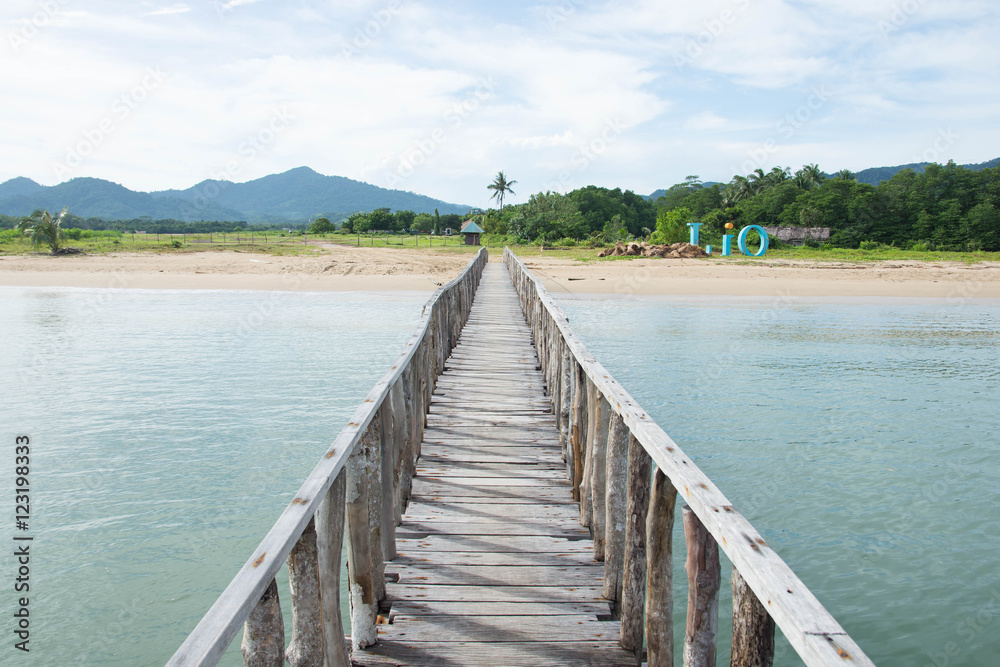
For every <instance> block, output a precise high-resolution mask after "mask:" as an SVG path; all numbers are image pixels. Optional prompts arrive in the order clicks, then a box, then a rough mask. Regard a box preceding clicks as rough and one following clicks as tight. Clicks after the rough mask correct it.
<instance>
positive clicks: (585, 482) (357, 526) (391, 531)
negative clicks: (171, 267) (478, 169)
mask: <svg viewBox="0 0 1000 667" xmlns="http://www.w3.org/2000/svg"><path fill="white" fill-rule="evenodd" d="M654 464H655V468H654V467H653V466H654ZM678 498H680V499H683V501H684V505H683V507H681V508H680V511H677V512H675V509H676V507H675V502H676V500H677V499H678ZM575 499H578V502H577V501H576V500H575ZM404 510H405V511H404ZM677 514H679V515H680V516H681V518H682V520H683V528H684V531H683V532H684V540H683V542H684V544H683V548H684V549H685V550H686V560H685V567H684V569H685V571H686V574H687V577H686V579H687V582H686V594H687V614H686V618H685V619H684V620H683V623H684V625H683V628H684V632H683V634H684V641H683V644H681V643H680V642H678V645H677V646H675V645H674V609H673V608H674V598H675V594H677V592H675V587H674V582H673V565H672V564H673V550H674V547H673V542H674V540H673V535H674V530H673V527H674V519H675V515H677ZM721 552H724V553H725V554H726V555H727V556H728V559H729V561H730V562H731V564H732V576H731V584H732V605H731V609H732V618H733V623H732V639H731V642H730V644H729V646H730V647H731V650H730V664H731V665H734V666H740V667H744V666H746V667H749V666H750V665H754V666H757V667H769V666H770V665H771V664H772V661H773V659H774V652H775V649H774V646H775V644H774V640H775V632H776V629H780V630H781V632H782V634H783V636H784V638H785V639H786V640H787V641H788V643H789V644H790V645H791V647H792V649H794V651H795V652H796V653H797V654H798V656H799V657H800V658H801V659H802V661H803V662H804V663H805V664H807V665H809V666H810V667H834V666H836V667H849V666H857V667H865V666H871V665H872V662H871V660H870V659H869V658H868V657H867V656H866V655H865V654H864V652H863V651H862V650H861V648H860V647H859V646H858V645H857V644H856V643H855V642H854V640H853V639H851V637H850V636H849V635H848V634H847V633H846V632H845V631H844V629H843V628H842V627H841V626H840V624H839V623H838V622H837V621H836V619H834V618H833V616H832V615H831V614H830V613H829V612H828V611H827V610H826V609H825V608H824V607H823V605H822V603H820V601H819V600H818V599H816V597H815V596H814V595H813V594H812V592H811V591H810V590H809V589H808V588H807V587H806V586H805V584H804V583H803V582H802V581H801V580H800V579H799V578H798V577H797V576H796V575H795V573H794V572H792V570H791V568H789V567H788V564H787V563H785V562H784V561H783V560H782V559H781V557H780V556H779V555H778V554H777V553H776V552H775V551H774V550H773V549H772V548H771V547H770V545H768V543H767V542H766V541H765V540H764V538H763V537H762V536H761V534H760V533H759V532H758V531H757V529H756V528H755V527H754V526H753V525H751V524H750V522H749V521H747V519H746V517H744V516H743V515H742V514H741V513H740V512H739V511H738V510H737V508H736V507H735V506H734V505H733V504H732V502H730V500H729V499H728V498H726V496H725V495H724V494H723V493H722V490H721V489H719V488H718V487H717V486H716V485H715V484H714V483H713V482H712V480H711V479H709V478H708V476H706V475H705V473H704V472H703V471H701V470H700V469H699V468H698V466H697V465H696V464H695V462H694V461H693V460H691V459H690V458H689V457H688V456H687V455H686V454H685V453H684V452H683V451H682V449H681V448H680V447H679V446H678V445H677V443H675V442H674V441H673V440H672V439H671V438H670V436H669V435H667V433H666V432H664V431H663V429H662V428H660V426H659V425H658V424H656V422H655V421H654V420H653V419H652V418H651V417H650V415H649V414H647V413H646V412H645V411H644V410H643V409H642V408H641V407H640V406H639V404H638V403H637V402H636V401H635V399H633V398H632V396H630V395H629V394H628V392H627V391H626V390H625V389H624V387H622V386H621V385H620V384H618V382H617V381H616V380H615V379H614V378H613V377H612V376H611V373H609V372H608V371H607V369H605V368H604V367H603V366H602V365H601V364H600V363H599V362H598V361H597V359H595V358H594V356H593V355H592V354H591V353H590V352H589V351H588V350H587V349H586V347H585V346H584V345H583V343H582V341H581V340H580V339H579V338H578V337H577V335H576V333H575V332H573V330H572V329H571V328H570V326H569V320H568V319H567V318H566V315H565V313H563V312H562V309H561V308H560V307H559V305H558V303H556V302H555V301H554V300H553V299H552V297H551V296H550V295H549V294H548V292H547V291H546V290H545V288H544V286H543V285H542V284H541V282H539V281H538V280H537V279H536V278H535V277H534V276H533V275H532V274H531V272H530V271H529V270H528V269H527V267H525V266H524V264H523V263H522V262H521V261H520V260H519V259H518V258H517V257H516V256H515V255H514V254H513V253H512V252H511V251H510V250H509V249H506V250H505V251H504V263H503V264H498V263H494V264H488V263H487V254H486V251H485V250H482V251H480V252H479V253H478V254H477V255H476V256H475V257H474V258H473V259H472V260H471V261H470V262H469V264H468V265H467V266H466V268H465V270H464V271H462V272H461V273H460V274H459V275H458V276H457V277H456V278H455V279H454V280H452V281H450V282H449V283H447V284H446V285H443V286H441V287H440V288H439V289H438V290H436V291H435V293H434V294H433V295H432V297H431V298H430V300H429V301H428V302H427V304H426V305H425V306H424V309H423V312H422V314H421V317H420V322H419V324H418V326H417V330H416V332H415V333H414V335H413V336H412V337H411V338H410V339H409V341H408V342H407V343H406V344H405V346H404V349H403V351H402V352H401V353H400V355H399V356H398V357H397V359H396V361H395V362H394V363H393V364H392V366H391V367H390V368H389V369H388V370H387V371H386V372H385V374H384V375H383V376H382V377H381V379H380V380H379V381H378V382H376V384H375V386H374V387H372V389H371V390H370V391H369V392H368V394H367V395H366V397H365V399H364V401H363V402H362V403H361V404H360V405H359V406H358V408H357V410H356V411H355V412H354V414H353V416H352V417H351V420H350V421H349V422H348V423H347V426H345V427H344V429H343V430H342V431H341V432H340V434H339V435H338V436H337V438H336V440H334V442H333V443H332V444H331V445H330V447H329V449H328V450H327V452H326V453H325V454H324V455H323V457H322V458H321V459H320V461H319V462H318V463H317V464H316V467H315V468H314V469H313V471H312V472H311V473H310V474H309V476H308V477H307V478H306V479H305V481H304V482H303V484H302V486H301V487H300V488H299V490H298V491H297V492H296V494H295V495H294V496H293V497H291V498H289V503H288V505H287V506H286V507H285V509H284V511H282V513H281V516H279V517H278V519H277V521H276V522H275V523H274V525H273V526H272V527H271V529H270V530H269V531H268V532H267V534H266V535H265V536H264V538H263V540H262V541H261V542H260V544H259V545H258V546H257V548H256V549H255V550H254V551H253V552H252V553H251V555H250V557H249V558H248V559H247V561H246V562H245V563H244V565H243V566H242V567H241V568H240V570H239V572H237V573H236V576H235V577H234V578H233V579H232V581H231V582H230V583H229V585H228V586H227V587H226V588H225V590H224V591H222V593H221V594H220V595H219V597H218V599H216V601H215V602H214V603H213V604H212V606H211V608H210V609H209V610H208V611H207V613H206V614H205V615H204V617H202V619H201V620H200V621H199V622H198V624H197V626H196V627H195V628H194V630H193V631H192V632H191V634H190V635H188V637H187V638H186V639H185V640H184V642H183V643H182V644H181V646H180V647H179V648H178V649H177V651H176V652H175V653H174V655H173V657H171V659H170V660H169V662H168V663H167V665H168V667H211V666H212V665H216V664H217V663H218V662H219V660H221V659H222V658H223V656H225V655H226V654H227V651H230V650H233V649H234V648H235V644H234V639H236V637H237V636H238V634H239V632H240V630H241V629H242V631H243V638H242V641H241V642H240V644H239V649H240V652H241V653H242V654H243V660H244V665H248V666H250V667H282V666H283V665H285V664H286V662H287V664H290V665H291V666H292V667H350V666H351V665H361V666H371V667H374V666H386V665H400V666H401V665H422V666H432V665H435V666H437V665H439V666H443V667H466V666H474V665H498V666H512V665H552V666H555V665H567V666H573V667H578V666H586V665H602V666H608V665H611V666H617V665H622V666H624V665H629V666H635V665H637V664H639V662H640V660H643V659H644V660H645V661H646V662H647V664H648V665H649V667H668V666H670V665H675V664H680V659H681V658H682V660H683V665H684V666H685V667H710V666H712V665H715V664H716V661H717V657H722V656H717V640H718V625H719V623H718V616H719V597H720V596H719V589H720V585H721V583H722V577H721V575H722V572H721V560H720V553H721ZM345 556H346V558H347V562H348V568H347V569H348V581H347V587H346V588H347V591H348V598H349V600H348V602H349V608H350V615H349V621H350V624H349V627H350V632H349V633H345V629H346V628H345V623H344V619H343V618H342V614H341V597H342V595H341V594H342V588H341V585H340V575H341V572H342V569H343V568H342V566H341V563H342V559H343V557H345ZM285 563H287V565H288V579H289V593H290V598H291V600H290V607H291V629H292V633H291V637H290V639H289V640H288V641H287V642H286V638H285V623H284V620H283V616H282V609H281V603H280V601H279V594H278V586H277V582H276V580H275V577H276V576H277V575H278V573H279V571H280V570H281V569H282V567H283V565H284V564H285ZM683 591H684V588H681V590H680V591H678V592H679V593H680V594H684V593H683ZM619 619H620V620H619ZM678 630H679V628H678ZM345 635H346V636H348V637H349V639H350V644H349V645H346V644H345V642H344V639H345Z"/></svg>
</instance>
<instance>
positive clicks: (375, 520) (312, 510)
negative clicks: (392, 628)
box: [167, 248, 487, 667]
mask: <svg viewBox="0 0 1000 667" xmlns="http://www.w3.org/2000/svg"><path fill="white" fill-rule="evenodd" d="M486 260H487V253H486V249H485V248H483V249H482V250H480V251H479V254H477V255H476V257H475V259H473V260H472V261H471V262H469V265H468V266H466V267H465V269H464V270H463V271H462V273H461V274H460V275H459V276H458V277H457V278H456V279H455V280H453V281H451V282H450V283H448V284H446V285H444V286H443V287H441V288H439V289H438V290H437V291H436V292H434V295H433V296H432V297H431V299H430V301H428V302H427V305H425V306H424V310H423V314H422V316H421V320H420V324H419V326H418V327H417V331H416V333H415V334H414V335H413V337H412V338H410V340H409V341H408V342H407V343H406V347H405V350H404V351H403V353H402V354H400V356H399V357H398V358H397V359H396V361H395V363H394V364H393V365H392V368H390V369H389V370H388V371H386V373H385V375H383V376H382V378H381V379H380V380H379V381H378V383H377V384H376V385H375V386H374V387H373V388H372V390H371V391H369V392H368V395H367V396H366V397H365V400H364V403H362V404H361V406H360V407H359V408H358V409H357V410H356V411H355V413H354V415H353V416H352V418H351V421H350V423H348V425H347V427H346V428H345V429H344V430H343V431H341V433H340V435H339V436H337V439H336V440H335V441H334V443H333V445H332V446H331V447H330V449H329V451H327V453H326V454H325V455H324V456H323V458H322V459H321V460H320V462H319V464H317V465H316V467H315V468H314V469H313V471H312V473H310V475H309V477H308V478H306V480H305V483H303V484H302V486H301V487H300V488H299V490H298V492H297V493H296V494H295V498H294V499H293V500H292V501H291V503H290V504H289V505H288V507H287V508H285V510H284V512H282V514H281V516H280V517H279V518H278V520H277V522H276V523H275V524H274V526H273V527H272V528H271V530H270V532H268V533H267V535H266V536H265V537H264V540H263V541H262V542H261V543H260V546H258V547H257V549H256V550H255V551H254V552H253V555H252V556H251V557H250V559H249V560H248V561H247V562H246V564H245V565H244V566H243V567H242V568H241V569H240V571H239V573H237V575H236V577H235V578H234V579H233V580H232V582H231V583H230V584H229V586H228V587H227V588H226V590H225V591H223V593H222V595H220V596H219V598H218V600H216V602H215V604H213V605H212V607H211V609H209V610H208V613H206V614H205V616H204V618H202V620H201V622H199V623H198V625H197V627H196V628H195V629H194V631H193V632H192V633H191V634H190V635H189V636H188V638H187V639H186V640H185V641H184V643H183V644H182V645H181V647H180V648H179V649H177V652H176V653H174V655H173V657H172V658H171V659H170V661H169V662H168V663H167V664H168V665H214V664H216V663H217V662H218V661H219V659H220V658H221V657H222V655H223V653H225V651H226V650H227V648H228V647H229V645H230V643H231V642H232V641H233V639H234V638H235V636H236V634H237V632H239V629H240V626H241V625H242V626H244V633H243V643H242V645H241V649H242V652H243V657H244V662H245V664H247V665H255V666H256V665H260V666H265V665H266V666H271V665H273V666H275V667H280V665H283V664H284V662H285V660H286V657H287V660H288V662H289V663H290V664H291V665H293V666H296V665H317V664H325V665H327V666H328V667H348V666H349V665H350V664H351V663H350V657H349V656H348V652H347V647H346V645H345V641H344V629H343V624H342V619H341V614H340V571H341V548H342V545H343V544H344V542H345V540H344V534H345V532H346V534H347V540H346V544H347V549H348V556H347V563H348V583H349V595H350V599H351V619H350V621H351V643H352V646H353V647H355V648H361V647H365V646H369V645H371V644H374V643H375V639H376V618H377V614H378V603H379V601H381V600H382V599H383V598H384V597H385V576H384V573H385V561H386V560H391V559H392V558H394V557H395V528H396V526H397V525H398V524H399V521H400V516H401V514H402V511H403V509H404V507H405V504H406V501H407V499H408V497H409V490H410V481H411V479H412V478H413V472H414V466H415V460H416V457H417V456H418V455H419V453H420V452H419V448H420V442H421V441H422V439H423V428H424V416H425V415H426V412H427V406H428V405H429V403H430V397H431V392H432V391H433V389H434V385H435V382H436V381H437V377H438V375H439V374H440V373H441V370H442V369H443V368H444V362H445V360H446V359H447V358H448V355H449V354H450V353H451V350H452V348H453V347H454V346H455V344H456V342H457V341H458V336H459V334H460V333H461V331H462V327H463V325H464V324H465V322H466V320H467V319H468V316H469V310H470V308H471V307H472V301H473V297H474V296H475V292H476V288H477V287H478V285H479V279H480V277H481V276H482V273H483V267H484V266H485V265H486ZM286 559H287V561H288V576H289V584H290V590H291V609H292V636H291V640H290V642H289V645H288V646H287V648H286V646H285V638H284V624H283V621H282V617H281V607H280V605H279V604H278V588H277V584H276V582H275V579H274V578H275V575H276V574H277V572H278V570H279V569H280V568H281V565H282V564H283V563H284V562H285V560H286Z"/></svg>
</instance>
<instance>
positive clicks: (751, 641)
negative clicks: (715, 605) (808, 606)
mask: <svg viewBox="0 0 1000 667" xmlns="http://www.w3.org/2000/svg"><path fill="white" fill-rule="evenodd" d="M773 662H774V619H772V618H771V616H770V614H768V613H767V609H765V608H764V605H762V604H761V603H760V600H758V599H757V596H756V595H754V592H753V591H752V590H750V587H749V586H747V582H746V581H744V580H743V575H741V574H740V573H739V570H737V569H736V568H735V567H734V568H733V650H732V653H731V656H730V660H729V665H730V667H771V664H772V663H773Z"/></svg>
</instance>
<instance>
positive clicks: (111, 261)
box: [0, 246, 1000, 298]
mask: <svg viewBox="0 0 1000 667" xmlns="http://www.w3.org/2000/svg"><path fill="white" fill-rule="evenodd" d="M500 255H501V253H500V251H499V250H492V251H491V257H490V260H491V261H500ZM469 259H471V257H470V256H469V255H466V254H459V253H448V252H434V251H425V250H414V249H405V250H404V249H395V248H352V247H340V246H328V247H324V248H323V252H322V254H319V255H314V256H287V257H280V256H271V255H264V254H256V253H242V252H188V253H176V254H172V253H163V254H154V253H119V254H112V255H82V256H66V257H50V256H46V255H40V254H39V255H27V256H0V285H3V286H66V287H113V288H143V289H250V290H294V291H383V290H418V291H426V292H430V291H432V290H434V289H436V288H437V286H438V285H439V284H441V283H443V282H447V281H448V280H450V279H451V278H452V277H454V276H455V275H456V274H457V273H458V271H460V270H461V268H462V267H463V266H465V264H466V263H467V262H468V261H469ZM525 263H526V264H527V266H528V268H530V269H531V270H532V271H534V272H535V273H536V275H538V276H540V277H541V278H542V279H543V281H544V282H545V285H546V286H547V287H548V288H549V290H551V291H552V292H571V293H579V294H591V293H598V294H601V293H604V294H640V295H642V294H646V295H651V294H665V295H685V294H687V295H732V296H775V295H781V296H843V297H872V296H887V297H931V298H1000V263H997V262H990V263H979V264H962V263H957V262H905V261H886V262H873V263H865V264H854V263H845V262H807V261H791V260H780V259H774V260H769V259H766V258H764V259H761V260H752V261H751V260H746V259H745V258H730V259H722V258H711V259H629V260H601V261H591V262H579V261H576V260H572V259H566V258H558V257H544V256H543V257H538V256H530V257H526V259H525Z"/></svg>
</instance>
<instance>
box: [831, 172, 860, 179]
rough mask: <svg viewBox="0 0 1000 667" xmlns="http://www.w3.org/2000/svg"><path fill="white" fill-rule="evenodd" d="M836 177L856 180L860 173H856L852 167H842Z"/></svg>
mask: <svg viewBox="0 0 1000 667" xmlns="http://www.w3.org/2000/svg"><path fill="white" fill-rule="evenodd" d="M834 178H836V179H839V180H841V181H856V180H858V175H857V174H855V173H854V172H853V171H851V170H850V169H841V170H840V171H838V172H837V175H836V176H834Z"/></svg>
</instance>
